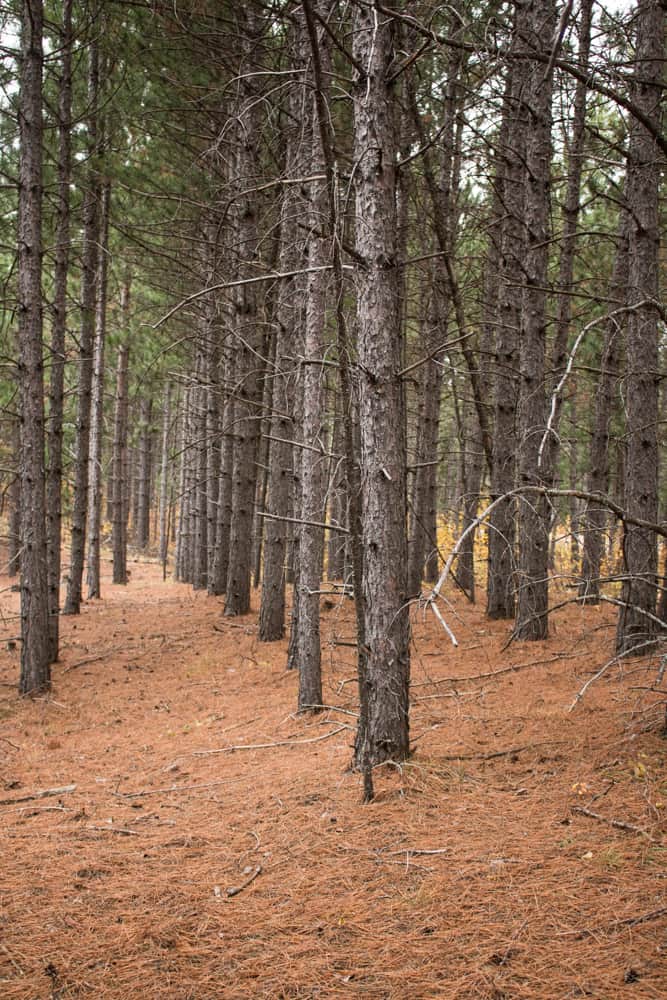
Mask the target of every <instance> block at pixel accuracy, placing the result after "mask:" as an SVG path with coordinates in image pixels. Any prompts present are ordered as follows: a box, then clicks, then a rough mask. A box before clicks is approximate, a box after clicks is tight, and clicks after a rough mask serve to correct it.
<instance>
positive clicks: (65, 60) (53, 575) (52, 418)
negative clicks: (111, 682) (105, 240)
mask: <svg viewBox="0 0 667 1000" xmlns="http://www.w3.org/2000/svg"><path fill="white" fill-rule="evenodd" d="M72 4H73V0H63V6H62V28H61V32H60V39H61V47H62V59H61V72H60V96H59V99H58V195H57V213H58V216H57V223H56V250H55V267H54V276H53V285H54V288H53V321H52V323H51V347H50V360H51V377H50V382H49V422H48V454H49V459H48V467H47V479H46V536H47V543H46V545H47V561H48V569H47V576H48V590H49V649H50V657H51V661H52V662H55V661H56V660H57V659H58V651H59V645H60V617H59V616H60V565H61V548H62V479H63V411H64V389H65V336H66V333H67V275H68V271H69V243H70V179H71V173H72V149H71V147H72V141H71V128H72V48H73V43H74V38H73V33H72Z"/></svg>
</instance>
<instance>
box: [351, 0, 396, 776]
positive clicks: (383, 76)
mask: <svg viewBox="0 0 667 1000" xmlns="http://www.w3.org/2000/svg"><path fill="white" fill-rule="evenodd" d="M354 28H355V30H354V37H353V47H354V55H355V58H356V60H357V62H358V63H360V64H361V66H363V69H364V74H363V75H362V76H361V78H360V79H358V80H357V82H356V85H355V89H354V162H355V164H356V166H357V171H356V174H355V196H356V197H355V204H356V227H357V228H356V249H357V253H358V254H359V255H360V257H361V259H362V260H363V267H359V268H358V269H357V272H356V288H357V321H358V326H359V340H358V353H359V424H360V434H361V456H360V458H361V499H362V505H361V506H362V523H363V528H362V538H363V571H362V587H363V612H364V636H363V641H364V642H365V664H364V674H363V688H364V690H363V691H362V700H363V702H364V704H363V706H362V708H361V710H360V721H359V731H358V734H357V742H356V748H355V750H356V762H357V764H358V766H360V767H361V768H362V770H363V771H364V772H366V771H367V770H368V769H369V768H370V767H372V766H373V765H375V764H378V763H380V762H381V761H384V760H396V761H400V760H404V759H405V758H406V757H407V756H408V754H409V752H410V743H409V718H408V711H409V704H408V690H409V678H410V649H409V636H410V620H409V615H408V608H407V604H406V601H407V578H406V565H407V538H406V479H405V477H406V471H405V470H406V443H405V405H404V396H403V387H402V380H401V378H400V376H398V374H397V373H398V372H399V371H400V363H401V355H402V351H401V331H400V328H399V316H398V295H399V284H398V274H397V270H396V255H395V252H396V228H397V227H396V173H395V160H396V135H395V113H396V109H395V102H394V95H393V84H391V83H389V82H388V81H389V77H390V65H391V63H392V59H393V58H394V55H395V52H394V47H393V25H392V23H391V22H390V21H387V20H385V19H384V18H382V19H381V18H380V17H379V16H378V13H377V11H374V10H372V9H369V8H366V7H359V8H357V9H356V11H355V22H354Z"/></svg>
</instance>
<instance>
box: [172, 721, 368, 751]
mask: <svg viewBox="0 0 667 1000" xmlns="http://www.w3.org/2000/svg"><path fill="white" fill-rule="evenodd" d="M349 728H350V727H349V726H339V727H338V729H332V730H331V732H330V733H325V734H324V735H323V736H313V737H312V738H311V739H309V740H279V741H278V742H276V743H240V744H238V745H237V746H229V747H220V748H219V749H217V750H195V751H194V753H193V755H192V756H193V757H209V756H210V755H211V754H215V753H233V752H234V751H235V750H272V749H273V748H274V747H302V746H305V745H306V743H321V742H322V740H328V739H329V737H330V736H336V734H337V733H342V732H343V730H344V729H349Z"/></svg>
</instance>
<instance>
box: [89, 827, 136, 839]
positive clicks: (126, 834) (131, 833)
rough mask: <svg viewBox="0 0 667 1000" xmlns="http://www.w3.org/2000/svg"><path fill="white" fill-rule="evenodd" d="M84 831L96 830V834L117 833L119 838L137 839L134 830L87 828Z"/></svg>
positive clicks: (123, 828)
mask: <svg viewBox="0 0 667 1000" xmlns="http://www.w3.org/2000/svg"><path fill="white" fill-rule="evenodd" d="M86 830H97V832H98V833H118V834H120V836H121V837H138V836H139V834H138V833H137V831H136V830H127V829H126V828H125V827H122V826H87V827H86Z"/></svg>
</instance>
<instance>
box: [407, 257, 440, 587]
mask: <svg viewBox="0 0 667 1000" xmlns="http://www.w3.org/2000/svg"><path fill="white" fill-rule="evenodd" d="M446 334H447V304H446V300H445V295H444V293H443V290H442V286H441V282H440V280H439V278H438V274H437V269H434V273H433V277H432V281H431V287H430V295H429V300H428V305H427V311H426V316H425V318H424V322H423V324H422V340H421V349H422V351H423V352H424V356H429V360H428V361H426V362H425V363H424V364H422V365H421V366H420V368H419V369H418V370H417V378H418V393H419V400H418V426H417V442H416V444H417V447H416V449H415V466H416V468H415V471H414V479H413V482H412V493H411V501H410V540H409V545H408V594H409V595H410V596H411V597H416V596H417V595H418V594H419V592H420V590H421V585H422V577H423V572H424V562H425V560H426V557H427V555H428V553H429V551H430V550H431V549H432V548H434V547H435V546H436V544H437V538H436V537H435V535H434V526H435V523H436V510H437V484H438V468H437V461H438V440H439V436H440V396H441V392H442V377H443V366H442V351H437V350H436V349H437V347H438V346H439V345H440V344H442V343H443V342H444V341H445V339H446ZM431 355H432V357H431Z"/></svg>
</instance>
